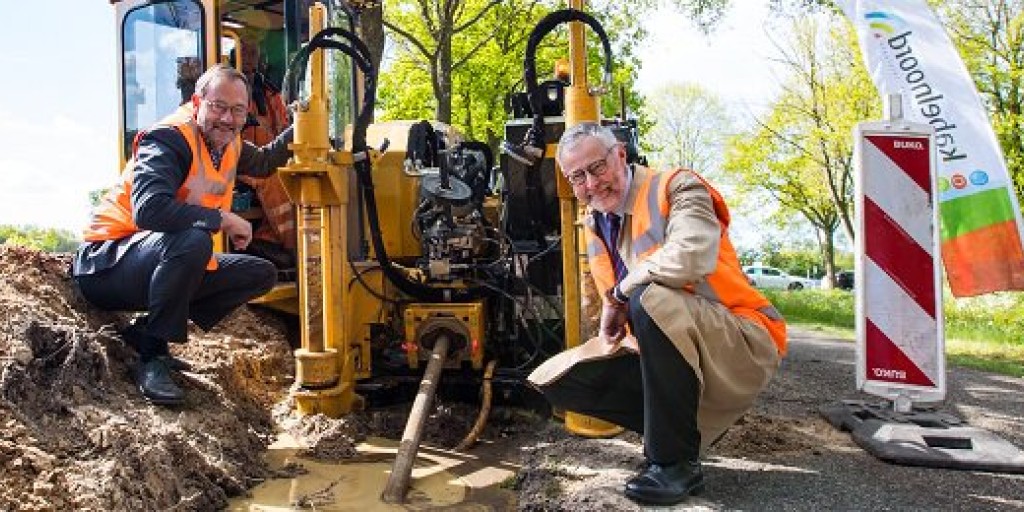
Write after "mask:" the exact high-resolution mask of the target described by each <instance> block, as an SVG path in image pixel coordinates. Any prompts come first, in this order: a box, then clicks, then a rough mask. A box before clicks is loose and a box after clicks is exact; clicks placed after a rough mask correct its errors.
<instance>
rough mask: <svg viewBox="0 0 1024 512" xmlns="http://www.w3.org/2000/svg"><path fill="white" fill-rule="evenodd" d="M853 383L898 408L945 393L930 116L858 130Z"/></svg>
mask: <svg viewBox="0 0 1024 512" xmlns="http://www.w3.org/2000/svg"><path fill="white" fill-rule="evenodd" d="M855 143H856V147H855V150H854V163H855V166H856V171H857V172H856V190H857V192H856V198H857V199H856V210H857V224H858V226H857V227H858V229H857V234H858V235H857V244H856V247H857V248H856V250H857V258H856V263H855V265H856V271H857V279H856V280H855V282H856V283H857V284H856V289H855V293H856V304H857V310H856V311H857V318H856V324H857V388H858V389H860V390H862V391H865V392H867V393H871V394H873V395H877V396H881V397H884V398H888V399H891V400H893V401H894V402H895V404H896V407H897V409H904V410H909V408H910V404H911V403H912V402H933V401H939V400H942V399H943V398H944V397H945V394H946V379H945V374H946V368H945V355H944V349H945V347H944V343H943V339H944V338H943V330H942V325H943V319H942V288H941V281H940V273H939V272H940V267H939V265H938V264H937V262H938V258H939V238H938V230H937V226H938V210H937V203H936V194H937V189H938V187H937V184H936V165H937V159H936V155H937V154H936V150H937V149H939V148H937V147H936V140H935V134H934V131H933V129H932V127H931V126H929V125H927V124H921V123H909V122H906V121H904V120H902V119H894V120H889V121H881V122H870V123H861V124H860V125H858V127H857V129H856V131H855Z"/></svg>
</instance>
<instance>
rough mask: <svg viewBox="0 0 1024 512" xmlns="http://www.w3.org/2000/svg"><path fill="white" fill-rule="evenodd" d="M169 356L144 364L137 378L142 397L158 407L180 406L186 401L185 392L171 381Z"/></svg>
mask: <svg viewBox="0 0 1024 512" xmlns="http://www.w3.org/2000/svg"><path fill="white" fill-rule="evenodd" d="M167 359H168V357H167V356H160V357H156V358H154V359H152V360H150V361H148V362H145V363H142V365H141V366H140V367H139V370H138V373H137V374H136V376H135V382H136V384H138V385H139V391H142V396H144V397H146V399H148V400H149V401H150V402H153V403H154V404H157V405H179V404H181V403H182V402H184V401H185V392H184V391H182V389H181V388H179V387H178V385H177V384H175V383H174V380H172V379H171V371H170V368H168V365H167Z"/></svg>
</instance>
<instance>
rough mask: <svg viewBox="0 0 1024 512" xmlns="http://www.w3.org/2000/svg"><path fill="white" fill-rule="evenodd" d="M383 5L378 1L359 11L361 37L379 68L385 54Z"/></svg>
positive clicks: (374, 63) (376, 66) (375, 66)
mask: <svg viewBox="0 0 1024 512" xmlns="http://www.w3.org/2000/svg"><path fill="white" fill-rule="evenodd" d="M381 5H382V3H377V4H375V5H374V6H373V7H369V8H367V9H364V10H362V11H361V12H360V13H359V37H360V38H362V40H363V42H364V43H366V47H367V48H369V49H370V56H371V58H372V59H373V67H374V68H375V69H377V70H379V69H380V61H381V59H382V58H383V56H384V10H383V8H382V7H381ZM370 121H371V122H372V121H373V113H370Z"/></svg>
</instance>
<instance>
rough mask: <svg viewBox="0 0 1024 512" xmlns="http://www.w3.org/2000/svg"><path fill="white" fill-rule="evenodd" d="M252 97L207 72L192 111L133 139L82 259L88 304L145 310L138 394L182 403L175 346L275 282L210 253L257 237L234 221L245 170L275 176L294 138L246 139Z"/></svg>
mask: <svg viewBox="0 0 1024 512" xmlns="http://www.w3.org/2000/svg"><path fill="white" fill-rule="evenodd" d="M248 100H249V84H248V80H247V79H246V78H245V76H244V75H243V74H241V73H240V72H238V71H237V70H235V69H234V68H232V67H230V66H225V65H220V64H218V65H216V66H213V67H212V68H210V69H209V70H207V71H206V72H205V73H203V74H202V75H201V76H200V77H199V79H198V80H197V81H196V87H195V93H194V94H193V96H192V98H191V102H190V103H187V104H185V105H182V106H181V107H180V108H179V109H178V111H177V112H175V113H174V114H172V115H171V116H169V117H167V118H166V119H164V120H163V121H161V122H160V123H158V124H157V125H156V126H154V127H153V128H151V129H150V130H148V131H146V132H145V133H142V134H141V135H140V136H139V137H138V138H137V139H136V145H135V148H134V151H133V156H132V159H131V160H130V161H129V162H128V165H127V166H126V168H125V170H124V172H123V173H122V175H121V179H120V180H119V182H118V183H117V184H116V185H115V186H114V187H113V188H112V189H111V191H110V192H109V193H108V194H107V196H106V197H105V198H104V199H103V200H101V202H100V204H99V205H97V207H96V208H95V209H94V211H93V213H92V219H91V221H90V223H89V226H88V227H87V228H86V230H85V233H84V239H85V242H84V243H83V244H82V245H81V246H80V247H79V248H78V250H77V252H76V253H75V257H74V263H73V276H74V280H75V282H76V284H77V285H78V287H79V289H80V290H81V292H82V295H84V296H85V298H86V299H87V300H88V301H89V302H91V303H92V304H94V305H96V306H98V307H100V308H102V309H108V310H132V311H147V313H148V314H147V315H146V316H144V317H141V318H140V321H139V322H137V323H135V324H134V325H133V326H132V328H130V329H128V330H126V331H125V333H123V334H125V336H126V338H127V339H126V341H129V342H130V343H131V344H133V345H134V346H135V348H136V349H137V350H138V352H139V358H140V361H141V364H140V367H139V369H138V372H137V374H136V381H137V383H138V386H139V389H140V391H141V392H142V394H143V396H145V397H146V398H147V399H149V400H150V401H151V402H153V403H156V404H160V405H175V404H180V403H182V401H183V400H184V398H185V395H184V392H183V391H182V389H181V388H179V387H178V386H177V385H176V384H175V382H174V381H173V380H172V378H171V376H170V371H171V370H172V369H174V368H179V369H180V367H181V366H182V365H183V364H184V363H183V362H181V361H180V360H177V359H174V358H172V357H171V356H170V353H169V351H168V342H178V343H181V342H184V341H185V340H186V336H187V324H188V321H189V320H192V322H193V323H195V324H196V325H197V326H199V327H200V328H202V329H203V330H209V329H211V328H212V327H213V326H214V325H216V324H217V323H218V322H219V321H220V320H221V319H223V318H224V317H225V316H227V315H228V313H230V312H231V311H232V310H234V309H235V308H236V307H238V306H239V305H241V304H244V303H246V302H248V301H249V300H251V299H253V298H254V297H257V296H259V295H262V294H264V293H266V292H267V291H269V290H270V289H271V288H272V287H273V286H274V283H275V281H276V277H277V272H276V270H275V268H274V266H273V265H272V264H271V263H270V262H268V261H266V260H264V259H261V258H257V257H254V256H250V255H246V254H227V253H224V254H221V253H217V254H215V253H214V252H213V235H214V234H216V233H218V232H222V233H223V234H224V235H226V237H227V239H228V240H229V241H230V243H231V245H232V246H233V248H234V249H236V250H244V249H245V248H246V247H248V245H249V243H250V241H251V240H252V225H250V224H249V222H248V221H246V220H245V219H243V218H241V217H239V216H238V215H236V214H234V213H232V212H231V203H232V193H233V190H234V184H235V176H236V173H240V174H249V175H255V176H269V175H270V173H272V172H274V170H276V169H277V168H278V167H280V166H282V165H284V164H285V163H286V162H287V161H288V158H289V157H290V156H291V152H290V150H289V149H288V144H289V143H290V142H291V138H292V136H291V135H292V134H291V130H290V129H289V130H286V131H285V132H284V133H282V134H281V135H280V136H279V137H277V138H276V139H274V141H273V142H272V143H271V144H269V145H267V146H264V147H257V146H255V145H253V144H251V143H248V142H244V141H242V140H241V137H240V136H239V134H240V133H241V130H242V126H243V125H244V124H245V118H246V113H247V111H248V103H249V101H248Z"/></svg>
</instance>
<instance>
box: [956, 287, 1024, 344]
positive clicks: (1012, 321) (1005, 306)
mask: <svg viewBox="0 0 1024 512" xmlns="http://www.w3.org/2000/svg"><path fill="white" fill-rule="evenodd" d="M942 309H943V312H944V313H945V315H946V329H947V330H948V331H949V332H950V333H953V335H954V336H957V337H963V338H967V339H975V340H984V339H987V338H999V339H1006V340H1007V341H1010V342H1014V343H1017V344H1020V345H1022V346H1024V293H994V294H989V295H982V296H980V297H966V298H953V296H952V295H951V294H950V293H949V292H948V291H947V292H946V297H945V300H944V303H943V308H942Z"/></svg>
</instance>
